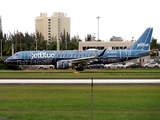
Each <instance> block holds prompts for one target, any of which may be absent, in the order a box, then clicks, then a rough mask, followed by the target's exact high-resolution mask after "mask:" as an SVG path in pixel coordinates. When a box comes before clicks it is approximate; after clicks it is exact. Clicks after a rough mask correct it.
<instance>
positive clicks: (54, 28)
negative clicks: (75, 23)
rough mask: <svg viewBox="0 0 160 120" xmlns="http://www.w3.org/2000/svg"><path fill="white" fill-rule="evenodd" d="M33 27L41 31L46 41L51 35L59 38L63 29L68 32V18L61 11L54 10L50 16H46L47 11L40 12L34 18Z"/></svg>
mask: <svg viewBox="0 0 160 120" xmlns="http://www.w3.org/2000/svg"><path fill="white" fill-rule="evenodd" d="M35 27H36V31H38V32H40V33H42V35H43V36H44V39H45V40H47V41H48V43H49V42H50V41H51V40H52V37H56V38H57V40H61V39H60V34H61V33H64V30H65V32H68V34H70V18H69V17H67V15H66V14H65V13H62V12H55V13H54V14H53V16H51V17H47V13H41V14H40V16H38V17H36V19H35Z"/></svg>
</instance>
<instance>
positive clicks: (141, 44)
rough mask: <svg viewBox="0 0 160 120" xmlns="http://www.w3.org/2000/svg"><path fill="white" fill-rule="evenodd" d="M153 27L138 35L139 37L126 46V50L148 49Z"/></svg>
mask: <svg viewBox="0 0 160 120" xmlns="http://www.w3.org/2000/svg"><path fill="white" fill-rule="evenodd" d="M152 32H153V28H147V29H146V30H145V31H144V33H143V34H142V35H141V36H140V37H139V39H138V40H137V41H136V42H135V43H134V44H133V45H132V46H130V47H127V48H126V49H127V50H146V51H147V50H149V49H150V42H151V38H152Z"/></svg>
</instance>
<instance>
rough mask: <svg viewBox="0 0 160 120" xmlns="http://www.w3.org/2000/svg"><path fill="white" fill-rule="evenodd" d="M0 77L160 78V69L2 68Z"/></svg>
mask: <svg viewBox="0 0 160 120" xmlns="http://www.w3.org/2000/svg"><path fill="white" fill-rule="evenodd" d="M0 78H160V69H159V68H149V69H146V68H137V69H134V68H133V69H92V70H84V71H82V72H77V71H75V70H23V71H12V70H1V71H0Z"/></svg>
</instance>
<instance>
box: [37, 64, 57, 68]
mask: <svg viewBox="0 0 160 120" xmlns="http://www.w3.org/2000/svg"><path fill="white" fill-rule="evenodd" d="M36 67H37V69H54V65H37V66H36Z"/></svg>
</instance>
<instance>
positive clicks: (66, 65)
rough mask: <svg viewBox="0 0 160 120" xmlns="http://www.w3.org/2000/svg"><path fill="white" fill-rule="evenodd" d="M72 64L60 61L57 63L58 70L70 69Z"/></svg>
mask: <svg viewBox="0 0 160 120" xmlns="http://www.w3.org/2000/svg"><path fill="white" fill-rule="evenodd" d="M70 66H71V65H70V63H69V62H67V61H58V62H57V69H68V68H69V67H70Z"/></svg>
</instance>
